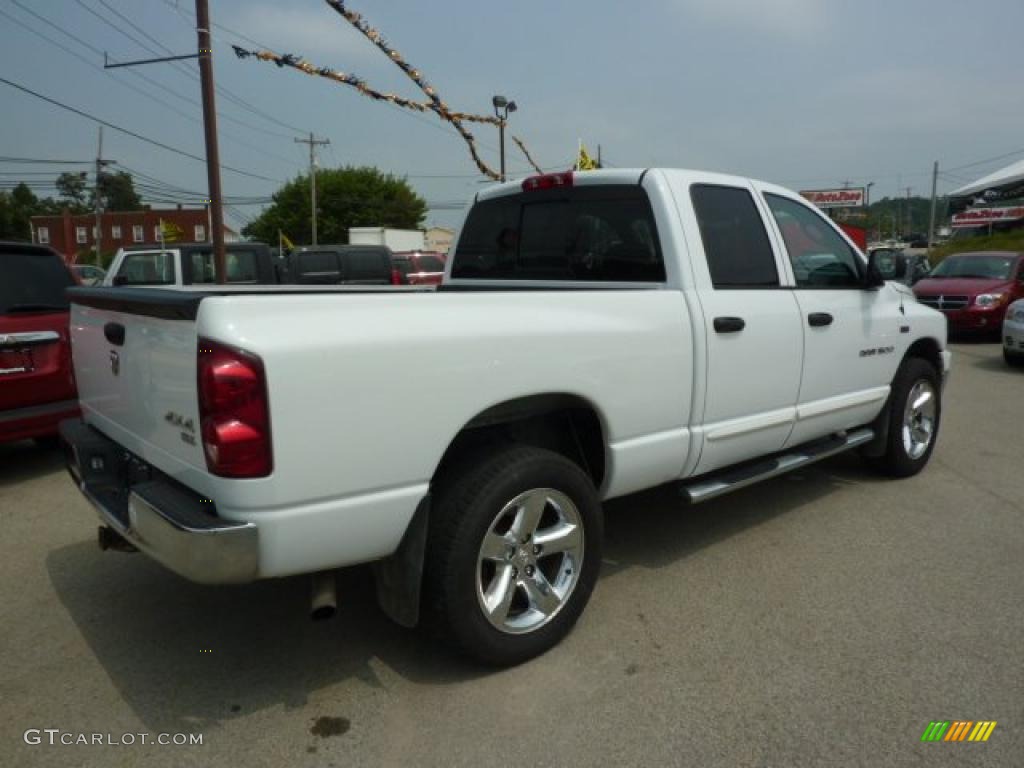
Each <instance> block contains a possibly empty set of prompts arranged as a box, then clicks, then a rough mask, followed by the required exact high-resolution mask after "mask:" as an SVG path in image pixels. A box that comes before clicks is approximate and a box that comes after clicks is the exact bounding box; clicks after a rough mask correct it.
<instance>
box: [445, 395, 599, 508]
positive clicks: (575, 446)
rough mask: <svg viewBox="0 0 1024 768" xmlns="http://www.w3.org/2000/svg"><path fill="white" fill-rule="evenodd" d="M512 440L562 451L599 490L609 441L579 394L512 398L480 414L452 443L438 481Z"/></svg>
mask: <svg viewBox="0 0 1024 768" xmlns="http://www.w3.org/2000/svg"><path fill="white" fill-rule="evenodd" d="M512 442H515V443H523V444H524V445H532V446H534V447H537V448H546V449H548V450H551V451H554V452H555V453H560V454H562V455H563V456H565V457H566V458H567V459H569V460H570V461H572V462H574V463H576V464H577V465H579V467H580V468H581V469H582V470H583V471H584V472H586V473H587V474H588V475H589V476H590V479H591V480H592V481H593V483H594V487H595V488H600V487H601V483H602V482H603V481H604V475H605V440H604V430H603V428H602V425H601V419H600V417H599V416H598V414H597V410H596V409H595V408H594V406H593V405H591V404H590V403H589V402H588V401H586V400H584V399H583V398H581V397H577V396H576V395H564V394H549V395H533V396H530V397H524V398H519V399H516V400H509V401H506V402H503V403H499V404H497V405H494V406H492V407H490V408H488V409H487V410H486V411H483V412H482V413H480V414H478V415H477V416H475V417H474V418H473V419H472V420H471V421H470V422H469V423H467V424H466V426H464V427H463V428H462V430H461V431H460V432H459V434H458V435H456V436H455V439H454V440H453V441H452V442H451V444H450V445H449V446H448V449H447V450H446V451H445V453H444V456H443V457H442V458H441V463H440V464H439V465H438V468H437V471H436V472H435V473H434V477H433V479H432V483H437V482H438V480H440V479H442V478H443V477H444V476H445V475H446V473H448V472H450V471H451V470H452V468H453V467H455V466H457V465H458V464H460V463H461V462H462V461H463V460H464V459H468V458H469V457H470V456H472V455H474V454H477V453H479V452H480V451H481V450H483V449H486V448H487V447H488V446H490V445H494V444H498V443H512Z"/></svg>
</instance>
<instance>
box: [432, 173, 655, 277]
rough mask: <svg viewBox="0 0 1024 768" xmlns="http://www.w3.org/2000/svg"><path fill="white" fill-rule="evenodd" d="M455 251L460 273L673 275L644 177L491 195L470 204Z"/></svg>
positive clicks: (457, 273) (455, 274)
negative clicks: (629, 181)
mask: <svg viewBox="0 0 1024 768" xmlns="http://www.w3.org/2000/svg"><path fill="white" fill-rule="evenodd" d="M452 258H453V259H454V262H453V264H452V277H455V278H479V279H490V280H541V281H578V282H587V281H597V282H662V281H664V280H665V265H664V261H663V260H662V255H661V251H660V248H659V246H658V237H657V229H656V227H655V224H654V215H653V213H652V211H651V207H650V202H649V201H648V199H647V195H646V194H645V193H644V191H643V190H642V189H641V188H640V187H639V186H637V185H602V186H598V187H578V188H572V189H562V190H552V191H550V192H549V191H539V192H527V193H521V194H518V195H509V196H506V197H500V198H496V199H493V200H485V201H483V202H481V203H478V204H477V205H475V206H474V207H473V208H472V210H471V211H470V213H469V216H468V217H467V220H466V223H465V225H464V226H463V231H462V234H461V235H460V237H459V242H458V245H457V246H456V248H455V251H454V253H453V256H452Z"/></svg>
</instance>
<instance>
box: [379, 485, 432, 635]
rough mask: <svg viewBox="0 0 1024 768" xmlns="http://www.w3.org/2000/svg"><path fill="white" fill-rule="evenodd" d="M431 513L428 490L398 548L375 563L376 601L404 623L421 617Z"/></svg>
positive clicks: (394, 620)
mask: <svg viewBox="0 0 1024 768" xmlns="http://www.w3.org/2000/svg"><path fill="white" fill-rule="evenodd" d="M429 517H430V494H429V493H428V494H427V495H426V496H424V497H423V499H422V500H421V501H420V503H419V505H418V506H417V507H416V512H415V513H414V514H413V516H412V521H410V523H409V527H408V528H406V529H405V535H404V536H403V537H402V542H401V543H400V544H399V545H398V549H396V550H395V551H394V553H393V554H392V555H391V556H390V557H387V558H385V559H383V560H378V561H377V562H376V563H374V564H373V577H374V581H375V582H376V585H377V603H378V604H379V605H380V607H381V610H382V611H384V613H385V614H387V616H388V618H390V619H391V620H392V621H393V622H395V623H396V624H398V625H400V626H403V627H415V626H416V624H417V623H418V622H419V619H420V587H421V585H422V583H423V557H424V553H425V550H426V548H427V522H428V519H429Z"/></svg>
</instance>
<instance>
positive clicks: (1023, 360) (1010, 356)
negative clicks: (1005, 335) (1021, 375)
mask: <svg viewBox="0 0 1024 768" xmlns="http://www.w3.org/2000/svg"><path fill="white" fill-rule="evenodd" d="M1003 360H1005V361H1006V364H1007V365H1008V366H1010V367H1011V368H1024V355H1018V354H1016V353H1014V352H1010V351H1008V350H1007V349H1006V347H1003Z"/></svg>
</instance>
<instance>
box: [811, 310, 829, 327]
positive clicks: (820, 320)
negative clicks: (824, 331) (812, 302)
mask: <svg viewBox="0 0 1024 768" xmlns="http://www.w3.org/2000/svg"><path fill="white" fill-rule="evenodd" d="M832 320H833V318H832V315H830V314H829V313H828V312H811V314H809V315H808V316H807V322H808V324H809V325H810V326H811V327H812V328H820V327H821V326H823V325H832Z"/></svg>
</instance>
